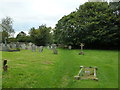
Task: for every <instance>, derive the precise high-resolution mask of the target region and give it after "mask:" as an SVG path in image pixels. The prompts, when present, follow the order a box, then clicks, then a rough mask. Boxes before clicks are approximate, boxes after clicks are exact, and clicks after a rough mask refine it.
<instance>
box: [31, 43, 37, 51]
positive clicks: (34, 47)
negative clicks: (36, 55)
mask: <svg viewBox="0 0 120 90" xmlns="http://www.w3.org/2000/svg"><path fill="white" fill-rule="evenodd" d="M35 51H36V46H35V45H34V44H33V45H32V52H35Z"/></svg>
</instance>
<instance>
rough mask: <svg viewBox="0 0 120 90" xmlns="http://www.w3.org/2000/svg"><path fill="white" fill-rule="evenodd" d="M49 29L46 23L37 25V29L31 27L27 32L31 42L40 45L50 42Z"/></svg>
mask: <svg viewBox="0 0 120 90" xmlns="http://www.w3.org/2000/svg"><path fill="white" fill-rule="evenodd" d="M50 31H51V27H46V25H41V26H39V28H38V29H35V28H31V30H30V32H29V34H30V37H31V40H32V42H33V43H35V44H36V45H38V46H40V45H46V44H50V43H51V38H52V35H51V33H50Z"/></svg>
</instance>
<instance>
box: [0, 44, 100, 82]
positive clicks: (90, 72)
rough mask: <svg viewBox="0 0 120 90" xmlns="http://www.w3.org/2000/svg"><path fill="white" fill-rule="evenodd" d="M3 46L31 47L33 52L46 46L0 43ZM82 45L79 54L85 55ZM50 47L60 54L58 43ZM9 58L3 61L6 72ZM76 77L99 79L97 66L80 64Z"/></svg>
mask: <svg viewBox="0 0 120 90" xmlns="http://www.w3.org/2000/svg"><path fill="white" fill-rule="evenodd" d="M1 46H2V48H3V50H8V48H11V49H17V48H20V49H29V50H31V51H32V52H36V51H37V49H38V51H39V52H43V48H44V46H36V45H35V44H33V43H27V44H25V43H18V42H17V43H10V44H7V45H6V44H3V43H2V44H0V49H1ZM66 47H67V48H68V49H69V50H71V49H72V46H70V45H69V46H66ZM80 47H81V50H80V52H79V55H84V52H83V47H84V44H83V43H81V44H80ZM47 48H48V49H50V50H52V51H53V54H58V50H57V45H56V44H52V45H48V46H47ZM7 68H8V66H7V60H6V59H5V60H4V62H3V70H4V71H5V72H6V71H7ZM74 78H75V79H76V80H81V79H92V80H96V81H98V78H97V67H92V66H90V67H86V66H80V70H79V72H78V74H77V75H76V76H74Z"/></svg>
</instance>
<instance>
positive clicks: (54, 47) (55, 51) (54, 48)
mask: <svg viewBox="0 0 120 90" xmlns="http://www.w3.org/2000/svg"><path fill="white" fill-rule="evenodd" d="M56 48H57V46H56V44H52V50H53V53H54V54H58V51H57V49H56Z"/></svg>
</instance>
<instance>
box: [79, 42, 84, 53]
mask: <svg viewBox="0 0 120 90" xmlns="http://www.w3.org/2000/svg"><path fill="white" fill-rule="evenodd" d="M80 46H81V51H80V53H79V55H84V52H83V46H84V44H83V43H81V44H80Z"/></svg>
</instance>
